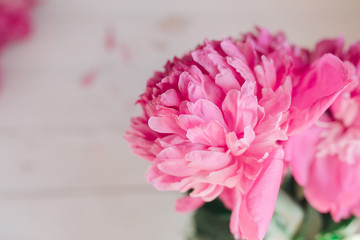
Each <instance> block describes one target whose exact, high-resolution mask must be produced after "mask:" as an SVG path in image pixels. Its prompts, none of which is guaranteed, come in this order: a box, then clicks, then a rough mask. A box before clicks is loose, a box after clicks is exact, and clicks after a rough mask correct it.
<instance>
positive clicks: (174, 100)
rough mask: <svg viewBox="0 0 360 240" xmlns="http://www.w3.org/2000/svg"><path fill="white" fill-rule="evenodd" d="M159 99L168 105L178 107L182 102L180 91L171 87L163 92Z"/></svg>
mask: <svg viewBox="0 0 360 240" xmlns="http://www.w3.org/2000/svg"><path fill="white" fill-rule="evenodd" d="M159 101H160V103H161V104H163V105H164V106H167V107H177V106H179V104H180V102H181V100H180V96H179V93H178V92H177V91H176V90H175V89H169V90H167V91H166V92H164V93H163V94H161V95H160V97H159Z"/></svg>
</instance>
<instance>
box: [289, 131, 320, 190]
mask: <svg viewBox="0 0 360 240" xmlns="http://www.w3.org/2000/svg"><path fill="white" fill-rule="evenodd" d="M320 132H321V129H320V128H319V127H316V126H312V127H310V128H309V129H308V130H306V131H305V132H303V133H302V134H298V135H295V136H292V137H290V138H289V140H288V141H286V142H285V145H284V149H285V159H286V160H287V161H288V162H289V164H290V170H291V173H292V175H293V177H294V178H295V180H296V182H297V183H298V184H300V185H301V186H305V184H306V183H307V182H308V176H309V170H310V164H311V161H312V160H313V159H314V157H315V153H316V151H317V149H316V144H317V142H318V141H319V134H320Z"/></svg>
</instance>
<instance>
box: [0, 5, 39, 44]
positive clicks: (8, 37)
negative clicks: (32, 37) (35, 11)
mask: <svg viewBox="0 0 360 240" xmlns="http://www.w3.org/2000/svg"><path fill="white" fill-rule="evenodd" d="M34 2H35V1H34V0H0V50H1V48H3V47H4V46H5V45H6V44H8V43H10V42H12V41H15V40H19V39H22V38H24V37H26V36H28V34H29V33H30V31H31V28H32V27H31V26H32V24H31V17H30V11H31V9H32V6H33V4H34Z"/></svg>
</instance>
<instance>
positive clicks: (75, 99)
mask: <svg viewBox="0 0 360 240" xmlns="http://www.w3.org/2000/svg"><path fill="white" fill-rule="evenodd" d="M359 9H360V1H358V0H348V1H338V0H318V1H312V0H303V1H289V0H276V1H267V0H263V1H252V2H250V1H241V0H223V1H208V0H199V1H198V0H192V1H190V0H183V1H169V0H152V1H141V0H97V1H95V0H45V1H44V3H43V4H42V5H41V6H39V7H38V9H37V10H36V11H35V13H34V18H35V28H36V31H35V33H34V34H33V36H32V37H31V39H29V41H26V42H22V43H19V44H17V45H15V46H13V47H12V48H10V49H8V51H6V53H5V55H4V56H2V59H1V63H2V64H1V65H2V67H3V69H2V70H3V72H4V76H3V77H4V82H3V87H2V89H1V93H0V116H1V117H0V164H1V167H0V239H1V240H2V239H4V240H82V239H84V240H115V239H116V240H120V239H121V240H122V239H126V240H128V239H129V240H132V239H152V240H162V239H164V240H180V239H184V237H183V236H184V233H185V231H186V227H187V224H188V222H189V215H183V214H178V213H176V212H175V211H174V202H175V199H176V198H177V197H178V196H179V195H178V194H177V193H165V192H157V191H155V190H153V188H152V187H151V186H148V185H147V184H146V181H145V178H144V173H145V171H146V169H147V166H148V163H147V162H145V161H143V160H140V159H139V158H138V157H136V156H134V155H133V154H132V152H131V150H130V149H129V148H128V145H127V143H126V142H125V141H124V140H123V139H122V135H123V134H124V132H125V131H126V129H127V128H128V125H129V119H130V117H131V116H135V115H136V114H137V113H138V112H139V109H137V108H134V107H133V105H132V104H133V102H134V101H135V100H136V99H137V96H138V95H139V94H140V93H141V92H142V91H143V90H144V88H145V82H146V80H147V79H148V78H149V77H150V76H151V75H152V72H153V71H154V70H158V69H161V68H162V66H163V64H164V63H165V61H166V60H167V59H169V58H170V57H172V56H173V55H175V54H176V55H181V54H183V53H184V52H185V51H187V50H189V49H192V48H194V47H195V46H196V45H197V44H198V43H200V42H202V40H203V39H204V38H205V37H208V38H217V39H219V38H221V37H222V36H228V35H231V36H237V35H238V34H239V33H241V32H244V31H248V30H251V29H252V27H253V26H254V25H255V24H258V25H261V26H265V27H268V28H269V29H271V30H272V31H277V30H280V29H282V30H284V31H286V32H287V35H288V37H289V39H290V40H292V41H293V42H296V43H298V44H302V45H304V46H311V45H312V44H313V43H314V42H315V41H316V40H318V39H320V38H322V37H325V36H337V35H339V34H341V33H342V34H344V35H345V36H346V38H347V39H348V41H349V42H351V41H354V40H355V39H360V28H359V27H358V23H359V22H360V14H359V13H358V10H359ZM107 29H113V31H114V32H115V33H116V36H117V40H118V45H117V48H116V49H114V50H112V51H107V50H106V49H105V48H104V46H103V45H104V43H103V42H104V36H105V33H106V32H107ZM94 69H95V70H99V69H100V73H99V75H98V77H97V78H95V80H94V82H93V83H92V84H90V85H89V86H87V87H85V86H83V84H82V82H81V81H82V78H83V76H84V74H86V73H88V72H89V71H91V70H94Z"/></svg>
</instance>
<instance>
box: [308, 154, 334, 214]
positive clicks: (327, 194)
mask: <svg viewBox="0 0 360 240" xmlns="http://www.w3.org/2000/svg"><path fill="white" fill-rule="evenodd" d="M339 166H340V161H339V160H338V159H337V158H336V157H326V158H316V159H315V160H314V161H313V162H312V164H311V166H310V170H309V174H308V181H307V183H306V185H305V188H304V194H305V197H306V199H307V201H308V202H309V203H310V204H311V205H312V206H313V207H314V208H315V209H316V210H318V211H319V212H321V213H326V212H329V211H330V209H331V207H332V205H333V204H334V203H336V200H337V198H338V196H339V195H340V193H341V181H340V179H341V177H340V174H341V173H340V171H339ZM329 176H331V177H329ZM329 187H331V190H330V189H329Z"/></svg>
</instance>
